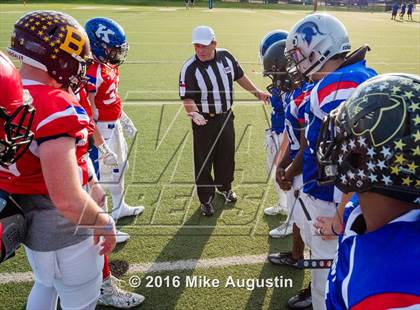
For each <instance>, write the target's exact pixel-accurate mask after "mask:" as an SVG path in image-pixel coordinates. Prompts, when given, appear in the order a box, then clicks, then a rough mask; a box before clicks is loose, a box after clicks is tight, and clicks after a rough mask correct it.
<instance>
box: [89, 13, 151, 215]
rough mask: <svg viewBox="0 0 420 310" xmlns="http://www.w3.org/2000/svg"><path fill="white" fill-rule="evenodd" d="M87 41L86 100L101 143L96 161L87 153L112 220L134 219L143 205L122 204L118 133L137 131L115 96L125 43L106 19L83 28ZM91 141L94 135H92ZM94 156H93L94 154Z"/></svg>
mask: <svg viewBox="0 0 420 310" xmlns="http://www.w3.org/2000/svg"><path fill="white" fill-rule="evenodd" d="M85 29H86V32H87V35H88V37H89V40H90V45H91V49H92V54H93V57H94V62H93V63H92V64H91V65H90V66H89V68H88V72H87V78H88V83H87V90H88V99H89V102H90V104H91V106H92V111H93V118H94V119H95V121H96V127H97V129H98V132H99V134H100V135H101V136H102V137H103V139H104V140H105V143H103V144H102V145H100V146H98V147H97V150H98V151H99V153H100V154H101V156H100V158H101V159H100V160H99V162H98V158H97V156H95V152H91V157H92V160H93V162H94V163H99V165H98V167H97V169H98V179H99V181H100V182H101V183H102V184H103V186H104V187H105V188H106V189H107V190H109V191H110V192H111V195H112V213H111V214H112V217H113V218H114V219H115V220H118V219H119V218H122V217H125V216H136V215H138V214H141V213H142V212H143V211H144V207H143V206H136V207H131V206H129V205H127V203H126V202H125V201H124V173H125V171H126V170H127V169H128V159H127V153H128V147H127V143H126V141H125V139H124V136H123V134H122V130H124V132H125V133H126V134H127V136H128V137H129V138H134V137H135V135H136V132H137V129H136V127H135V126H134V124H133V122H132V121H131V119H130V118H129V117H128V116H127V115H126V114H125V113H124V112H123V111H122V109H121V98H120V96H119V94H118V83H119V71H118V66H120V65H121V64H122V63H123V62H124V61H125V59H126V57H127V52H128V43H127V40H126V36H125V33H124V30H123V29H122V28H121V26H120V25H119V24H118V23H116V22H115V21H113V20H111V19H109V18H102V17H96V18H92V19H90V20H88V21H87V22H86V25H85ZM94 138H95V140H97V139H98V136H96V135H95V136H94ZM110 153H112V154H116V157H117V162H116V163H115V162H113V161H111V162H107V161H106V160H107V159H109V157H104V156H103V155H104V154H110ZM96 154H97V153H96Z"/></svg>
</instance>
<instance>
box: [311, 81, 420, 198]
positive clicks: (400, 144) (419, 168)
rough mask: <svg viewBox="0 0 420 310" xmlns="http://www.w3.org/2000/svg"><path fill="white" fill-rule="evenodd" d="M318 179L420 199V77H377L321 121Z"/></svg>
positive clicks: (350, 189)
mask: <svg viewBox="0 0 420 310" xmlns="http://www.w3.org/2000/svg"><path fill="white" fill-rule="evenodd" d="M317 156H318V162H319V174H320V175H319V180H318V182H319V183H320V184H331V183H335V184H336V186H337V187H338V188H339V189H340V190H342V191H343V192H346V193H348V192H365V191H371V192H377V193H380V194H383V195H386V196H390V197H393V198H396V199H399V200H404V201H407V202H410V203H416V204H420V77H419V76H417V75H410V74H403V73H393V74H384V75H379V76H377V77H374V78H372V79H370V80H368V81H366V82H364V83H363V84H361V85H359V87H358V88H357V89H356V90H355V92H354V93H353V94H352V96H351V97H350V98H349V99H348V100H347V101H346V102H345V103H344V104H343V105H341V106H340V107H339V108H338V109H336V110H334V111H333V112H332V113H331V114H330V115H329V116H328V117H326V118H325V119H324V121H323V125H322V128H321V133H320V136H319V140H318V151H317Z"/></svg>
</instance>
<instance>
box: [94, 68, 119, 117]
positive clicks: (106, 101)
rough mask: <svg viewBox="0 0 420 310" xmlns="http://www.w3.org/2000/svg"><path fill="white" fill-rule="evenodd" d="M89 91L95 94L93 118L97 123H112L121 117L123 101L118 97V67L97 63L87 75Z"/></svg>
mask: <svg viewBox="0 0 420 310" xmlns="http://www.w3.org/2000/svg"><path fill="white" fill-rule="evenodd" d="M86 76H87V78H88V84H87V90H88V92H89V93H94V94H95V109H94V110H93V117H94V119H95V120H97V121H103V122H112V121H116V120H117V119H119V118H120V116H121V99H120V96H119V95H118V82H119V73H118V67H115V68H114V67H109V66H106V65H103V64H101V63H99V62H97V61H95V62H94V63H93V64H92V65H90V66H89V68H88V70H87V74H86Z"/></svg>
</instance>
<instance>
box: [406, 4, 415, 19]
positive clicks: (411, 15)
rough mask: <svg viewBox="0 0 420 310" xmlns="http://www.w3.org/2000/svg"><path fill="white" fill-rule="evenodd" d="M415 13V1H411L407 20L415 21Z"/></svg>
mask: <svg viewBox="0 0 420 310" xmlns="http://www.w3.org/2000/svg"><path fill="white" fill-rule="evenodd" d="M413 11H414V3H413V1H411V2H410V3H409V4H408V10H407V20H413Z"/></svg>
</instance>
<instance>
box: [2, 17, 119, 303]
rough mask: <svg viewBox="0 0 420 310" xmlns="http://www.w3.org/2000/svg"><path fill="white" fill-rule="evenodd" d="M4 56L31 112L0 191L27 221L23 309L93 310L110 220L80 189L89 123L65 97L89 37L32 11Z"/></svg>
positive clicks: (68, 22)
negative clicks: (27, 283) (24, 144)
mask: <svg viewBox="0 0 420 310" xmlns="http://www.w3.org/2000/svg"><path fill="white" fill-rule="evenodd" d="M8 51H9V53H10V54H11V55H12V56H14V57H16V58H17V59H19V60H20V61H21V62H22V67H21V69H20V75H21V77H22V84H23V87H24V88H25V89H26V90H27V91H28V92H29V93H30V95H31V97H32V98H33V106H34V108H35V109H36V111H37V113H36V114H35V117H34V120H33V123H32V125H31V130H32V131H33V133H34V141H33V143H31V147H30V148H29V150H28V151H27V152H25V153H24V154H23V155H22V157H21V159H20V160H18V161H17V162H16V163H15V164H14V165H11V166H9V167H8V169H7V170H5V169H2V171H0V188H1V189H2V190H4V191H6V192H9V193H11V194H13V195H12V197H13V200H14V201H16V202H17V203H18V204H19V205H21V206H22V210H23V211H24V213H25V218H26V219H27V222H28V223H30V225H28V232H27V235H26V238H25V241H24V244H25V250H26V253H27V257H28V260H29V263H30V265H31V267H32V270H33V273H34V276H35V283H34V286H33V287H32V290H31V293H30V295H29V298H28V302H27V309H55V307H56V303H57V297H60V304H61V307H62V309H82V308H83V309H94V308H95V306H96V300H97V298H98V295H99V289H100V287H101V283H102V274H101V271H102V267H103V254H109V253H110V252H111V251H112V250H113V248H114V247H115V241H116V240H115V223H114V220H113V219H112V217H111V216H110V215H108V214H106V213H105V212H103V211H102V209H101V208H100V206H98V204H97V203H96V202H95V201H94V200H92V198H90V196H89V195H88V194H87V193H86V191H85V190H84V188H83V187H84V186H85V185H86V184H87V181H88V173H87V165H86V160H85V157H86V153H87V149H88V141H87V127H88V126H89V117H88V116H87V114H86V111H85V110H84V109H83V108H82V107H81V106H80V105H79V103H78V102H77V101H76V100H75V99H74V97H73V96H72V95H71V94H70V93H69V91H68V90H69V88H73V87H77V85H79V84H80V82H81V80H82V79H83V77H84V75H85V73H86V68H87V65H88V63H89V61H90V59H91V58H90V57H91V53H90V48H89V39H88V37H87V35H86V33H85V31H84V29H83V27H82V26H81V25H80V24H79V23H78V22H77V21H76V20H75V19H74V18H72V17H71V16H69V15H67V14H64V13H61V12H56V11H33V12H29V13H27V14H25V15H24V16H22V17H21V18H20V19H19V20H18V21H17V22H16V23H15V25H14V30H13V33H12V38H11V47H10V48H9V49H8ZM91 228H93V230H92V229H91ZM98 243H100V244H101V245H102V249H101V248H100V247H99V246H98Z"/></svg>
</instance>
